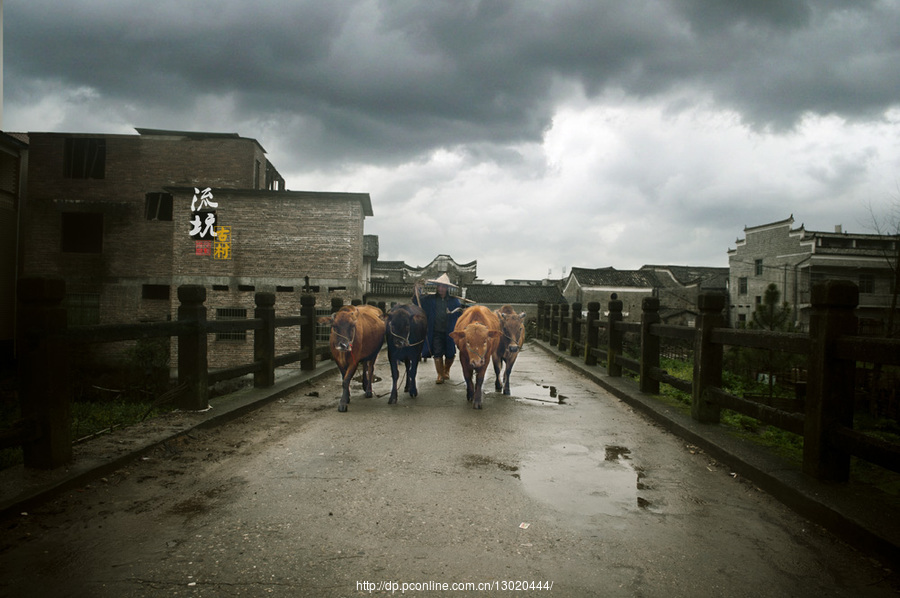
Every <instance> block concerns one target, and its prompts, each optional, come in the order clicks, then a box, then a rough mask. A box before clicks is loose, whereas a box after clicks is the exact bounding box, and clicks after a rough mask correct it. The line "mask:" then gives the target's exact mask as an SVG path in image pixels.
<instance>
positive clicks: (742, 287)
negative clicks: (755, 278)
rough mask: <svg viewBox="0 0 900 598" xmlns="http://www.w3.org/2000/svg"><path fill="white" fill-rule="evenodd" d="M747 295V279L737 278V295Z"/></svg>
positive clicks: (744, 277)
mask: <svg viewBox="0 0 900 598" xmlns="http://www.w3.org/2000/svg"><path fill="white" fill-rule="evenodd" d="M746 294H747V277H746V276H742V277H740V278H738V295H746Z"/></svg>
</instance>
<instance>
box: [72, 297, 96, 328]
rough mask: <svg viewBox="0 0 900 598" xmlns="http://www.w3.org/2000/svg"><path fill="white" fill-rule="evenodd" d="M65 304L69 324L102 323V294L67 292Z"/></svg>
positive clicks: (87, 324) (86, 324) (88, 324)
mask: <svg viewBox="0 0 900 598" xmlns="http://www.w3.org/2000/svg"><path fill="white" fill-rule="evenodd" d="M65 306H66V316H67V318H68V325H69V326H91V325H93V324H99V323H100V295H99V294H97V293H67V294H66V300H65Z"/></svg>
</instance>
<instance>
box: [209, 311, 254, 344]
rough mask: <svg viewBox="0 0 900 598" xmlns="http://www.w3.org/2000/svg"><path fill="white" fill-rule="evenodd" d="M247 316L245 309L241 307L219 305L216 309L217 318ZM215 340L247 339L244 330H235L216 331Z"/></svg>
mask: <svg viewBox="0 0 900 598" xmlns="http://www.w3.org/2000/svg"><path fill="white" fill-rule="evenodd" d="M246 318H247V309H246V308H243V307H219V308H217V309H216V319H217V320H243V319H246ZM216 340H217V341H245V340H247V331H246V330H235V331H234V332H217V333H216Z"/></svg>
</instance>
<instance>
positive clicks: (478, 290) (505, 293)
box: [466, 284, 566, 305]
mask: <svg viewBox="0 0 900 598" xmlns="http://www.w3.org/2000/svg"><path fill="white" fill-rule="evenodd" d="M466 299H471V300H472V301H475V302H476V303H508V304H528V305H531V304H534V305H537V302H538V301H546V302H547V303H565V302H566V300H565V299H564V298H563V296H562V293H560V292H559V288H558V287H556V286H540V287H537V286H522V285H494V284H476V285H471V286H468V287H466Z"/></svg>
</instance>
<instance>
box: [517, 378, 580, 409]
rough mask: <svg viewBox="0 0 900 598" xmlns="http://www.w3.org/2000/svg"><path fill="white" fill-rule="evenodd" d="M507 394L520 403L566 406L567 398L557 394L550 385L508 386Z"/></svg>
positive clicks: (557, 390)
mask: <svg viewBox="0 0 900 598" xmlns="http://www.w3.org/2000/svg"><path fill="white" fill-rule="evenodd" d="M509 394H510V396H511V397H512V398H514V399H515V400H517V401H522V402H526V401H527V402H536V403H549V404H551V405H566V404H567V403H566V400H567V399H568V398H569V397H568V396H567V395H564V394H562V393H560V392H559V389H558V388H556V387H555V386H553V385H550V384H538V383H534V384H520V385H510V387H509Z"/></svg>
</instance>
